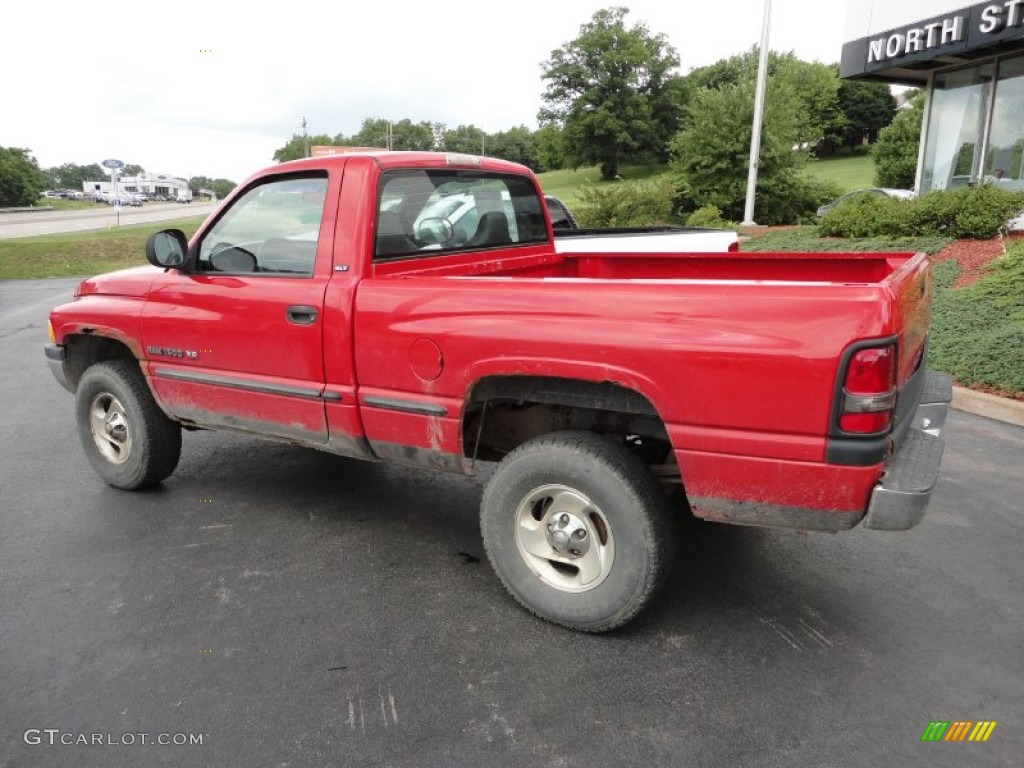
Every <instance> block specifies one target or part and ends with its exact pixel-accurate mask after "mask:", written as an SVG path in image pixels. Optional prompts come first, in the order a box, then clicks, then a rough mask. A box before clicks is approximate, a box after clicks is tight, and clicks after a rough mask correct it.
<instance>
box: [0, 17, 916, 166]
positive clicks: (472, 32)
mask: <svg viewBox="0 0 1024 768" xmlns="http://www.w3.org/2000/svg"><path fill="white" fill-rule="evenodd" d="M896 1H897V0H893V2H896ZM612 4H613V3H611V2H609V3H604V2H598V1H597V0H545V1H544V2H538V1H537V0H506V2H502V3H480V2H477V3H471V2H462V3H440V2H429V0H427V1H424V0H418V1H417V2H415V3H407V2H406V1H405V0H392V2H363V3H358V4H351V3H344V2H340V0H331V1H330V2H323V1H322V0H306V1H305V2H292V3H287V2H275V3H268V4H266V5H263V4H261V3H258V2H253V1H252V0H246V1H245V2H241V1H239V0H204V1H203V2H196V0H177V1H176V2H173V3H151V2H108V3H90V2H85V1H83V0H49V2H45V3H42V2H39V3H31V2H12V3H7V4H5V7H4V12H3V17H4V19H3V20H4V24H3V26H4V28H5V34H4V44H3V46H2V47H0V78H2V79H0V83H2V87H0V94H2V97H3V98H2V102H0V146H15V147H28V148H30V149H31V150H32V152H33V154H34V155H35V157H36V158H37V159H38V160H39V163H40V165H41V166H43V167H50V166H54V165H60V164H61V163H65V162H72V163H78V164H88V163H93V162H99V161H102V160H104V159H106V158H111V157H112V158H117V159H120V160H123V161H124V162H126V163H138V164H139V165H142V166H143V167H144V168H145V169H146V170H147V171H150V172H153V173H167V174H174V175H179V176H184V175H199V174H203V175H207V176H211V177H223V178H228V179H231V180H233V181H241V180H242V179H244V178H245V177H246V176H248V175H249V174H250V173H252V172H253V171H255V170H257V169H259V168H262V167H264V166H266V165H269V164H270V163H272V162H273V152H274V150H275V149H277V148H278V147H280V146H282V145H283V144H284V143H285V142H286V141H287V140H288V139H289V138H290V136H291V135H292V134H293V133H299V132H300V131H301V128H300V122H301V120H302V117H303V116H305V118H306V120H307V122H308V126H309V131H310V133H311V134H317V133H325V134H328V135H331V136H333V135H336V134H338V133H345V134H352V133H355V132H356V131H357V130H358V129H359V126H360V124H361V122H362V120H363V119H364V118H366V117H384V118H389V119H395V120H398V119H402V118H410V119H411V120H413V121H420V120H427V121H431V122H435V121H436V122H442V123H445V124H446V125H448V126H450V127H455V126H457V125H459V124H471V123H472V124H475V125H477V126H479V127H481V128H483V129H485V130H487V131H489V132H494V131H498V130H503V129H506V128H510V127H512V126H515V125H521V124H525V125H528V126H530V127H536V115H537V111H538V109H539V108H540V106H541V93H542V92H543V83H542V81H541V79H540V76H541V63H542V62H543V61H544V60H545V59H547V58H548V56H549V55H550V53H551V51H552V50H553V49H555V48H558V47H559V46H561V45H562V44H563V43H565V42H567V41H569V40H571V39H573V38H574V37H576V36H577V34H578V33H579V28H580V25H581V24H583V23H585V22H587V21H589V20H590V18H591V16H592V15H593V13H594V12H595V11H596V10H598V9H600V8H603V7H608V6H609V5H612ZM621 4H623V5H626V6H627V7H628V8H630V14H629V16H628V17H627V22H629V23H635V22H638V21H642V22H644V23H646V24H647V26H648V28H649V29H650V30H651V31H652V32H661V33H664V34H665V35H666V36H667V37H668V39H669V40H670V42H671V43H672V45H673V46H675V48H676V50H677V51H678V52H679V56H680V59H681V66H680V70H681V71H682V72H683V73H685V72H688V71H689V70H691V69H693V68H695V67H700V66H704V65H706V64H711V63H713V62H715V61H717V60H719V59H721V58H724V57H727V56H730V55H732V54H736V53H740V52H742V51H744V50H747V49H748V48H750V47H751V46H752V45H755V44H756V43H757V42H758V40H759V38H760V34H761V20H762V14H763V8H764V3H763V0H724V1H723V0H699V1H696V2H695V0H674V2H668V1H667V0H656V1H651V0H634V1H633V2H622V3H621ZM845 17H846V3H844V2H825V1H824V0H773V4H772V32H771V48H772V50H776V51H794V52H795V53H796V54H797V55H798V56H799V57H800V58H803V59H807V60H818V61H824V62H836V61H838V60H839V54H840V50H841V48H842V42H843V33H844V27H845Z"/></svg>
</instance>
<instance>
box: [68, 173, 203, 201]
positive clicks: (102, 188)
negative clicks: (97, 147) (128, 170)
mask: <svg viewBox="0 0 1024 768" xmlns="http://www.w3.org/2000/svg"><path fill="white" fill-rule="evenodd" d="M82 191H83V192H85V194H87V195H95V194H96V193H97V192H102V193H103V194H107V195H110V194H116V193H117V192H133V193H138V192H142V193H144V194H146V195H148V196H149V197H156V196H158V195H163V196H164V197H167V198H169V199H171V200H176V199H177V198H178V195H179V194H182V195H186V196H189V197H191V193H190V192H189V188H188V182H187V181H185V179H179V178H178V177H177V176H168V175H167V174H156V173H140V174H139V175H138V176H121V177H119V178H118V180H117V189H115V188H114V182H113V181H111V180H110V179H105V180H103V181H85V182H82Z"/></svg>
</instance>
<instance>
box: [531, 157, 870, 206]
mask: <svg viewBox="0 0 1024 768" xmlns="http://www.w3.org/2000/svg"><path fill="white" fill-rule="evenodd" d="M668 172H669V167H668V166H667V165H658V164H656V163H653V164H650V165H625V166H622V168H621V169H620V175H621V176H622V178H623V179H624V180H626V181H636V180H638V179H650V178H654V177H655V176H661V175H662V174H665V173H668ZM804 173H806V174H807V175H808V176H812V177H814V178H816V179H825V180H828V181H832V182H834V183H836V184H838V185H839V186H840V187H841V188H842V190H843V191H844V192H849V191H850V190H852V189H861V188H863V187H873V186H874V185H875V161H874V160H873V159H872V158H871V156H870V155H867V154H857V155H840V156H838V157H826V158H824V159H821V160H811V161H810V162H809V163H808V164H807V167H806V169H805V170H804ZM537 178H538V179H539V180H540V186H541V189H543V190H544V191H545V192H547V193H548V194H549V195H554V196H555V197H557V198H560V199H561V200H564V201H565V202H566V203H569V204H570V205H571V204H573V203H576V202H579V195H580V191H581V190H582V188H583V187H584V186H586V185H589V184H611V183H614V182H602V181H601V172H600V169H599V168H598V167H597V166H596V165H595V166H593V167H590V168H577V169H576V170H561V171H547V172H546V173H538V174H537Z"/></svg>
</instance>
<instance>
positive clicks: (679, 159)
mask: <svg viewBox="0 0 1024 768" xmlns="http://www.w3.org/2000/svg"><path fill="white" fill-rule="evenodd" d="M797 103H798V102H796V101H794V96H793V94H792V93H791V92H790V91H789V90H788V89H786V88H773V87H771V86H769V88H768V92H767V96H766V98H765V111H764V124H763V128H762V132H761V153H760V159H759V164H758V181H757V195H756V209H755V218H756V220H757V221H758V222H760V223H762V224H790V223H794V222H796V221H798V220H800V218H801V217H802V216H806V215H807V214H808V212H809V211H811V210H813V208H814V207H816V206H817V205H819V204H820V203H821V202H823V198H828V197H829V196H834V194H835V190H834V189H832V188H828V189H823V188H820V187H819V186H817V185H816V184H815V183H814V182H811V181H808V180H807V179H806V178H805V177H804V176H803V175H802V174H801V173H800V172H799V171H800V168H801V166H802V164H803V163H804V162H805V161H806V158H807V154H808V153H807V151H806V150H801V149H795V148H794V147H795V145H796V144H797V140H796V137H797V136H798V135H799V131H800V130H801V126H802V125H804V124H803V123H802V122H801V119H802V117H803V116H802V115H799V114H798V113H797V108H796V106H795V105H796V104H797ZM753 112H754V83H752V82H747V83H742V84H738V85H725V86H723V87H721V88H718V89H711V88H703V89H701V90H698V91H697V92H696V93H695V94H694V95H693V100H692V101H691V102H690V104H689V105H688V106H687V108H686V114H685V116H684V127H683V129H682V130H681V131H680V132H679V133H678V134H677V135H676V137H675V139H674V140H673V142H672V152H673V155H674V160H673V168H674V169H675V170H676V171H677V172H678V173H679V175H680V177H681V178H682V180H683V181H684V183H685V186H686V189H687V194H688V195H689V197H690V202H691V205H692V207H694V208H701V207H704V206H714V207H716V208H718V209H719V210H721V211H722V214H723V215H724V217H725V218H727V219H732V220H737V221H738V220H740V219H741V218H742V216H743V212H744V210H743V209H744V204H745V200H746V187H747V167H748V161H749V154H750V135H751V126H752V123H753Z"/></svg>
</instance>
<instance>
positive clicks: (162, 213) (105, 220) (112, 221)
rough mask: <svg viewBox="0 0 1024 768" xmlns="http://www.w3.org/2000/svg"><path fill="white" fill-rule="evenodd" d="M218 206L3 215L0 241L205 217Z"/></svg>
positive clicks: (159, 205)
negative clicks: (190, 217)
mask: <svg viewBox="0 0 1024 768" xmlns="http://www.w3.org/2000/svg"><path fill="white" fill-rule="evenodd" d="M215 207H216V203H189V204H187V205H182V204H180V203H146V204H145V205H143V206H142V207H140V208H132V207H130V206H129V207H122V208H121V210H120V212H118V211H117V210H116V209H115V208H113V207H112V206H108V205H102V204H97V206H96V207H95V208H83V209H81V210H73V211H33V212H29V213H4V214H0V239H5V238H15V237H32V236H33V235H52V234H56V233H60V232H81V231H84V230H88V229H108V228H109V227H113V226H131V225H133V224H147V223H149V222H152V221H166V220H168V219H182V218H186V217H188V216H206V215H207V214H208V213H209V212H210V211H212V210H213V209H214V208H215Z"/></svg>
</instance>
